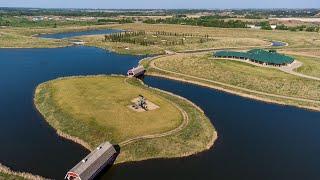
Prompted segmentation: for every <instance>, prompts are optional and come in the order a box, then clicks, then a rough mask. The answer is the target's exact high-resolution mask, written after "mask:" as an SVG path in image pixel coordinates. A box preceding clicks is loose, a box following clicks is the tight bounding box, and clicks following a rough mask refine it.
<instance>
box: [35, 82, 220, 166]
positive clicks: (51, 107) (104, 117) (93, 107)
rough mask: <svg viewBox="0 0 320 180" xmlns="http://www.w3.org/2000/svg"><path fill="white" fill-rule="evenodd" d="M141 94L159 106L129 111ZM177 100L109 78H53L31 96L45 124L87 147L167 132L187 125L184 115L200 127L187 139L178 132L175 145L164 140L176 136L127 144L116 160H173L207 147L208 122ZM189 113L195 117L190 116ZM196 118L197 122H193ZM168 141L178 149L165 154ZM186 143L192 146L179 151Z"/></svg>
mask: <svg viewBox="0 0 320 180" xmlns="http://www.w3.org/2000/svg"><path fill="white" fill-rule="evenodd" d="M139 94H141V95H143V96H144V97H146V98H147V100H149V101H151V102H153V103H154V104H156V105H157V106H159V107H160V108H159V109H156V110H152V111H151V110H150V111H146V112H136V111H134V110H132V109H130V108H129V107H128V106H129V105H131V104H132V102H131V100H133V99H134V98H136V97H138V96H139ZM177 99H179V98H176V97H173V96H171V95H167V94H165V93H160V92H158V91H156V90H152V89H149V88H147V87H145V86H143V85H141V83H140V82H139V81H137V80H134V79H126V78H124V77H110V76H95V77H79V78H65V79H57V80H53V81H49V82H47V83H44V84H41V85H39V86H38V87H37V89H36V93H35V104H36V107H37V108H38V110H39V111H40V112H41V114H42V115H43V116H44V117H45V119H46V120H47V121H48V122H49V124H50V125H51V126H53V127H54V128H55V129H57V130H58V131H61V132H63V133H64V134H67V135H70V136H72V137H75V138H78V139H81V140H82V141H84V142H85V143H87V144H88V145H89V148H90V149H92V148H94V147H96V146H98V145H99V144H100V143H102V142H104V141H110V142H111V143H113V144H120V145H122V144H124V143H123V142H125V141H126V140H130V139H133V138H137V137H142V136H145V135H157V134H161V133H166V132H170V131H172V130H174V129H176V128H179V127H180V126H181V124H184V123H185V122H186V119H185V116H182V115H183V114H182V113H183V112H186V113H187V114H188V115H189V114H190V115H189V116H190V117H189V116H188V117H189V120H190V122H193V123H194V124H195V126H198V127H192V128H199V129H201V131H196V132H188V133H191V134H193V133H196V134H198V136H197V137H194V138H193V137H192V138H190V139H189V138H188V139H186V138H185V136H186V134H183V133H182V132H180V133H177V134H179V136H180V137H179V138H176V139H175V140H176V141H174V142H171V141H168V138H169V139H170V138H174V136H176V134H172V135H168V137H167V136H165V137H163V138H159V139H150V140H142V141H139V142H137V144H136V143H132V144H129V145H128V146H124V147H123V149H122V150H121V152H122V153H121V155H120V157H119V161H128V160H130V161H133V160H140V159H147V158H154V157H172V156H174V157H177V156H182V155H183V154H185V153H191V154H192V153H195V152H199V151H203V150H205V149H206V148H208V147H207V146H208V144H211V142H212V139H213V133H214V130H213V128H212V125H211V124H210V121H209V120H208V119H207V118H206V117H205V115H204V114H203V113H201V112H199V110H197V109H196V108H194V107H193V106H192V105H190V104H189V103H188V102H186V101H185V100H177ZM193 113H196V114H197V115H199V117H195V116H193ZM199 118H201V120H199V121H197V120H198V119H199ZM195 121H197V122H195ZM186 126H187V127H189V126H190V124H189V123H188V124H187V125H186ZM187 127H185V128H184V129H188V128H187ZM190 128H191V126H190ZM184 129H183V131H184ZM199 129H198V130H199ZM200 132H201V133H200ZM188 135H189V134H188ZM189 137H190V136H189ZM154 141H155V142H157V143H159V142H160V143H161V144H157V143H154ZM150 142H151V144H149V143H150ZM144 143H148V145H146V147H139V148H137V145H138V144H144ZM171 143H172V145H177V146H178V147H177V149H176V151H173V153H172V154H168V155H167V154H166V152H167V151H168V149H167V148H164V147H170V146H171ZM188 143H191V144H194V145H196V147H194V148H187V147H186V148H183V147H182V146H184V145H185V144H188ZM159 145H160V146H159ZM129 147H131V148H129ZM209 147H210V146H209ZM132 148H134V149H132ZM139 152H143V153H139Z"/></svg>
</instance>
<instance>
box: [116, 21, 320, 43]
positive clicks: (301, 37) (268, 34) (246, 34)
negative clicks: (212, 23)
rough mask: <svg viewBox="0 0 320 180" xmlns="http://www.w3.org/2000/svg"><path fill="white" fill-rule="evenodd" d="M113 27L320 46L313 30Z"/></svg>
mask: <svg viewBox="0 0 320 180" xmlns="http://www.w3.org/2000/svg"><path fill="white" fill-rule="evenodd" d="M113 28H120V29H125V30H131V31H147V32H157V31H165V32H173V33H174V32H177V33H192V34H194V35H200V36H204V35H209V36H211V37H216V38H218V37H219V38H254V39H259V40H268V41H283V42H287V43H289V45H290V46H289V47H290V48H293V47H294V48H319V47H320V35H319V33H313V32H290V31H266V30H255V29H243V28H241V29H234V28H229V29H225V28H210V27H197V26H186V25H166V24H157V25H151V24H123V25H117V26H114V27H113Z"/></svg>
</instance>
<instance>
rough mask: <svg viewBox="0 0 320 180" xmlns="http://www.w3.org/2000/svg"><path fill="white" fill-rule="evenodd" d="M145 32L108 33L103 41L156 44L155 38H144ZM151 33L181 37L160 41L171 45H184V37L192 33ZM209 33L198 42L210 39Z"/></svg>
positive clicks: (190, 35)
mask: <svg viewBox="0 0 320 180" xmlns="http://www.w3.org/2000/svg"><path fill="white" fill-rule="evenodd" d="M146 35H147V33H146V32H145V31H133V32H121V33H114V34H108V35H105V36H104V41H105V42H107V41H110V42H124V43H130V44H140V45H143V46H148V45H156V44H157V43H159V42H157V40H148V39H146V38H145V37H146ZM152 35H154V36H172V37H181V38H172V40H164V41H162V43H164V44H165V45H166V46H172V45H184V44H185V41H186V37H192V36H194V35H193V34H187V33H182V34H180V33H173V32H165V31H157V32H154V33H153V34H152ZM210 40H211V39H210V38H209V35H205V36H201V37H200V39H199V42H200V43H205V42H208V41H210Z"/></svg>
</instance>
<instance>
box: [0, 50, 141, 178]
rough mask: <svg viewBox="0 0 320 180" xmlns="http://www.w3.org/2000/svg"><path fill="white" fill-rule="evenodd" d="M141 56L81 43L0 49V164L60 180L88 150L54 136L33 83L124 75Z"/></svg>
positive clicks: (35, 84)
mask: <svg viewBox="0 0 320 180" xmlns="http://www.w3.org/2000/svg"><path fill="white" fill-rule="evenodd" d="M141 58H142V57H137V56H127V55H118V54H115V53H111V52H108V51H105V50H102V49H98V48H93V47H81V46H79V47H67V48H56V49H0V87H1V88H0V99H1V101H0V143H1V148H0V163H3V164H4V165H6V166H9V167H11V168H13V169H14V170H19V171H27V172H32V173H36V174H40V175H43V176H46V177H51V178H52V177H53V178H57V179H61V178H62V177H63V175H64V173H65V172H66V170H67V169H69V168H71V167H73V166H74V165H75V164H76V163H77V162H78V161H79V160H81V159H82V158H83V157H84V156H85V155H86V154H87V153H88V151H86V150H85V149H84V148H82V147H81V146H79V145H77V144H75V143H72V142H70V141H67V140H64V139H62V138H60V137H58V136H57V135H56V133H55V131H54V130H53V129H52V128H51V127H49V126H48V125H47V123H46V122H45V121H44V119H42V117H41V116H40V115H39V114H38V113H37V111H36V109H35V108H34V105H33V93H34V89H35V87H36V86H37V85H38V84H39V83H41V82H45V81H48V80H50V79H55V78H58V77H63V76H72V75H92V74H125V73H126V72H127V70H128V69H129V68H131V67H133V66H135V65H137V63H138V60H139V59H141Z"/></svg>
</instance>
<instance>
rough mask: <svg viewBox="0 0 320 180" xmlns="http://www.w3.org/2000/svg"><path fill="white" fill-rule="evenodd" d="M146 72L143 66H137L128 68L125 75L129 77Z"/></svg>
mask: <svg viewBox="0 0 320 180" xmlns="http://www.w3.org/2000/svg"><path fill="white" fill-rule="evenodd" d="M145 72H146V70H145V69H144V67H143V66H138V67H134V68H132V69H129V71H128V72H127V75H128V76H129V77H138V76H141V75H143V74H144V73H145Z"/></svg>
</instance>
